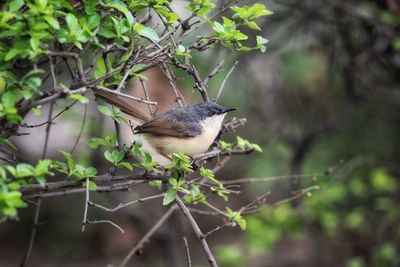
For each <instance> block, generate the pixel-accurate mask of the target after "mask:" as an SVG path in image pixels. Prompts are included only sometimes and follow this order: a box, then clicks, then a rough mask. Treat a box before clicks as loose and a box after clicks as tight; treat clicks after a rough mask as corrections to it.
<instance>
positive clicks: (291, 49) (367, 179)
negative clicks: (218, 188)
mask: <svg viewBox="0 0 400 267" xmlns="http://www.w3.org/2000/svg"><path fill="white" fill-rule="evenodd" d="M250 3H251V1H250ZM263 3H264V4H266V6H267V8H268V9H269V10H271V11H273V12H274V15H272V16H269V17H268V18H267V19H265V20H264V21H263V22H262V35H263V36H266V37H267V38H268V39H269V44H268V49H267V51H266V53H265V54H262V53H260V52H250V53H243V54H242V53H236V52H232V51H230V50H227V49H226V48H224V47H219V46H217V47H216V49H214V50H213V51H210V52H207V53H201V54H200V53H193V57H194V59H195V61H196V64H197V65H198V66H199V69H200V70H201V72H202V75H203V76H204V75H207V74H208V73H209V72H210V71H211V70H212V69H213V68H214V67H215V66H216V65H217V64H218V63H220V62H221V61H222V60H224V69H225V71H224V72H222V73H221V74H219V75H217V76H216V77H215V78H214V79H213V80H212V82H211V86H210V88H211V89H210V95H216V93H217V91H218V88H219V86H220V84H221V82H222V81H223V79H224V77H225V75H226V73H227V71H228V70H229V69H230V68H231V66H232V65H233V64H234V62H235V61H238V65H237V66H236V68H235V69H234V71H233V74H232V75H231V76H230V77H229V79H228V81H227V84H226V87H225V89H224V91H223V94H222V96H221V98H220V103H221V104H223V105H225V106H236V107H238V108H239V111H237V112H236V113H235V114H234V116H237V117H245V118H247V120H248V121H247V123H246V126H245V127H242V128H239V129H237V130H236V132H234V133H229V134H228V135H226V136H225V137H224V139H226V140H228V141H229V140H231V141H233V140H234V138H235V136H236V135H240V136H242V137H245V138H246V139H249V140H251V141H252V142H255V143H258V144H259V145H260V146H261V147H262V148H263V150H264V152H263V153H262V154H258V153H257V154H251V155H248V156H237V157H234V158H232V159H231V160H230V161H229V162H227V163H226V165H225V167H224V168H222V169H221V170H220V171H219V172H218V174H217V176H218V177H219V178H220V179H235V178H241V177H260V178H263V177H270V176H281V175H295V176H294V178H293V177H291V178H280V179H271V181H270V182H263V183H252V184H248V185H246V186H244V187H243V188H242V191H243V196H241V197H233V198H232V201H233V202H232V203H233V204H231V206H233V207H236V208H239V207H240V206H241V204H243V203H244V202H248V201H251V199H253V198H254V196H256V195H259V194H261V193H264V192H266V191H271V194H270V196H269V197H268V198H267V203H269V204H267V205H265V207H264V208H263V209H262V210H261V212H260V213H257V214H253V215H248V216H246V220H247V230H246V231H241V230H240V229H238V228H227V229H225V230H223V231H219V232H217V233H215V234H214V235H213V236H212V237H211V238H210V243H211V247H212V249H213V250H215V251H216V256H217V259H218V260H219V262H220V265H221V266H222V267H237V266H248V267H269V266H271V267H272V266H274V267H286V266H287V267H289V266H299V267H302V266H304V267H305V266H307V267H313V266H328V267H330V266H332V267H334V266H335V267H336V266H345V267H389V266H400V256H399V255H400V250H399V248H400V227H399V225H400V204H399V203H400V202H399V200H400V197H399V196H400V194H399V192H400V185H399V177H400V165H399V163H400V146H399V143H400V139H399V136H400V34H399V33H400V3H399V2H398V1H396V0H369V1H361V0H354V1H341V0H301V1H299V0H279V1H278V0H273V1H264V2H263ZM223 4H224V3H223V2H220V3H219V5H220V6H222V5H223ZM182 5H183V3H182V2H179V1H178V2H177V3H176V4H175V6H176V8H177V9H179V8H180V7H181V6H182ZM206 27H207V26H206ZM206 27H205V28H206ZM204 31H207V29H204ZM146 75H147V76H148V78H149V83H150V84H149V88H150V90H151V98H152V99H154V100H156V101H158V102H160V103H162V107H161V109H162V110H167V109H169V108H171V107H173V106H174V105H175V104H174V102H173V97H171V96H166V93H165V87H166V86H169V84H168V80H166V79H165V77H164V76H163V74H162V72H161V71H159V70H157V69H155V70H152V71H150V72H148V73H147V74H146ZM176 76H177V77H178V79H179V84H180V87H181V91H182V92H183V94H184V95H185V97H186V100H187V101H188V102H191V103H195V102H196V101H199V96H197V95H196V94H197V93H193V92H192V84H193V81H192V80H191V79H189V78H188V77H186V76H185V75H184V74H183V73H180V72H179V71H177V72H176ZM135 88H136V87H135V84H133V86H132V88H131V93H132V94H135V93H138V92H136V91H135V90H139V89H137V88H136V89H135ZM170 91H171V90H168V92H170ZM45 108H46V107H44V109H45ZM57 108H58V109H61V108H62V106H61V105H60V106H58V107H57ZM43 114H46V112H45V111H44V112H43ZM81 114H82V110H80V109H79V108H75V109H71V110H70V111H68V112H67V113H66V114H65V115H64V116H63V119H62V120H59V121H57V124H56V125H55V126H54V127H55V130H54V132H55V133H54V134H52V135H51V136H50V144H51V145H50V147H51V149H50V150H51V153H53V156H51V155H49V157H56V155H58V154H59V153H58V152H57V150H58V149H63V148H64V147H71V146H72V145H73V144H72V143H73V141H71V140H74V137H76V136H77V134H78V133H77V132H78V131H79V125H80V123H81V121H80V120H77V119H76V118H78V115H79V116H80V115H81ZM31 120H32V121H33V120H38V121H42V119H41V118H35V117H34V116H32V117H31ZM112 126H113V124H112V122H111V121H108V119H104V118H102V117H101V116H100V115H99V113H98V112H96V109H95V106H94V105H93V106H92V107H90V110H89V120H88V126H87V128H86V132H85V135H86V136H85V138H86V140H87V138H90V137H96V136H97V137H98V136H102V135H104V134H106V133H111V132H112V131H113V127H112ZM43 130H44V129H37V130H34V131H35V132H32V133H33V134H35V135H36V136H38V137H37V140H35V139H32V137H30V138H29V139H27V138H25V139H24V137H21V138H19V139H18V140H15V142H16V143H18V144H19V146H20V147H29V148H30V149H28V151H26V149H25V151H24V155H22V156H24V157H27V158H30V157H35V155H37V154H38V153H40V152H41V148H42V142H43V140H42V139H43V138H42V137H43ZM33 134H32V135H33ZM85 138H84V139H83V141H82V142H81V143H80V145H79V147H78V153H77V154H76V155H77V156H78V157H79V158H80V160H81V161H83V162H85V161H86V162H92V163H95V164H96V167H97V168H98V169H99V170H100V171H101V170H103V171H107V165H106V164H104V161H103V159H102V155H101V154H99V153H97V152H95V151H92V150H91V149H90V148H88V147H87V145H86V144H85ZM127 138H129V137H127ZM300 174H306V175H300ZM296 175H298V176H296ZM314 185H318V186H319V187H320V190H318V191H313V192H312V194H308V195H307V196H305V197H303V198H300V199H297V200H296V201H293V202H288V203H285V202H283V203H282V202H279V201H281V200H284V199H287V198H290V197H292V196H293V194H294V193H295V192H296V191H297V190H299V189H301V188H307V187H309V186H314ZM154 192H156V191H155V190H153V189H149V188H147V187H146V186H138V187H137V188H135V189H134V190H133V191H132V192H124V193H112V194H95V193H93V194H92V196H93V198H94V199H95V200H96V201H97V202H99V203H102V204H104V205H106V206H110V207H111V206H116V205H117V204H118V203H120V202H124V201H127V200H132V199H135V198H137V197H138V196H145V195H150V194H152V193H154ZM277 201H278V203H280V204H279V205H273V203H276V202H277ZM83 202H84V195H83V194H82V195H70V196H66V197H56V198H49V199H45V200H44V202H43V204H42V213H41V216H40V217H41V221H42V222H43V223H44V225H43V226H42V227H40V228H39V230H38V236H37V241H36V243H35V247H34V250H33V254H32V259H31V266H106V265H107V263H109V264H112V263H116V262H118V261H119V260H120V259H121V258H122V257H124V256H125V254H126V253H127V252H128V251H129V249H130V248H131V247H132V246H133V245H134V244H135V242H136V241H137V240H139V239H140V238H141V236H142V235H143V234H144V233H145V232H146V231H147V230H148V229H149V228H150V227H151V226H152V225H153V224H154V222H156V221H157V219H158V218H159V217H160V216H161V214H162V211H163V210H165V208H164V207H162V206H161V205H160V203H159V202H157V200H155V201H149V202H146V203H143V204H140V205H138V206H135V207H132V208H128V209H124V210H120V211H118V212H117V213H115V214H108V213H104V212H103V211H99V210H95V209H93V210H90V217H93V218H109V219H110V218H112V220H113V221H115V222H117V223H118V224H119V225H121V226H122V227H123V228H124V229H125V230H126V233H125V234H124V235H122V234H121V233H119V232H118V231H116V230H115V229H113V228H111V227H109V226H108V225H90V226H89V227H88V228H87V231H86V232H85V233H81V231H80V227H81V220H82V214H83V208H84V205H83ZM220 204H221V205H223V204H224V203H220ZM32 215H33V208H32V207H29V208H27V209H24V210H22V211H21V216H20V220H19V221H17V222H7V223H3V224H2V225H0V266H18V264H19V262H20V259H21V258H22V256H23V254H24V251H25V249H26V246H27V242H28V240H29V235H30V227H31V217H32ZM196 218H197V219H198V220H199V222H200V226H201V228H202V229H205V231H207V230H210V229H212V228H214V227H215V226H216V225H218V224H222V223H223V222H222V221H221V219H220V218H217V217H211V218H210V217H204V216H201V215H197V216H196ZM183 236H185V237H187V238H188V240H189V244H190V251H191V254H192V257H193V259H192V262H193V266H207V262H206V260H205V259H204V256H203V253H202V251H201V248H200V246H199V244H198V240H197V239H196V238H194V235H193V233H192V229H191V228H190V227H188V226H187V225H186V223H185V219H184V218H182V216H181V215H180V214H176V215H174V216H173V217H172V218H170V220H168V222H167V223H166V224H165V225H164V226H163V227H162V228H161V229H160V231H159V232H158V233H157V234H156V235H155V236H154V237H153V238H152V239H151V241H150V242H149V243H148V244H147V245H146V247H145V248H144V250H143V251H142V252H141V253H140V254H141V255H137V256H135V258H134V260H133V261H132V263H131V264H130V265H129V266H160V267H161V266H171V267H181V266H187V262H186V260H185V248H184V243H183V241H182V237H183Z"/></svg>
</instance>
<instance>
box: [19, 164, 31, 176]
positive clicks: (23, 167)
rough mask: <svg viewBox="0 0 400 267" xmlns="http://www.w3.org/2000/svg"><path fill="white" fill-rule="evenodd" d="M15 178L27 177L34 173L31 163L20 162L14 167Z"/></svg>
mask: <svg viewBox="0 0 400 267" xmlns="http://www.w3.org/2000/svg"><path fill="white" fill-rule="evenodd" d="M15 170H16V173H17V178H23V177H29V176H33V175H34V168H33V167H32V165H29V164H26V163H20V164H18V165H17V166H16V168H15Z"/></svg>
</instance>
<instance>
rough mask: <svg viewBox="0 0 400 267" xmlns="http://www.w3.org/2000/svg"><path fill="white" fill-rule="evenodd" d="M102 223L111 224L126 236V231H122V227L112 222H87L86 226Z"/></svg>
mask: <svg viewBox="0 0 400 267" xmlns="http://www.w3.org/2000/svg"><path fill="white" fill-rule="evenodd" d="M100 223H107V224H111V225H112V226H114V227H115V228H117V229H118V230H119V231H120V232H121V233H122V234H125V231H124V229H122V227H121V226H119V225H118V224H116V223H115V222H112V221H110V220H94V221H90V220H86V224H100Z"/></svg>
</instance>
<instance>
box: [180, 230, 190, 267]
mask: <svg viewBox="0 0 400 267" xmlns="http://www.w3.org/2000/svg"><path fill="white" fill-rule="evenodd" d="M182 239H183V243H184V244H185V250H186V259H187V263H188V267H192V260H191V258H190V250H189V244H188V241H187V239H186V237H182Z"/></svg>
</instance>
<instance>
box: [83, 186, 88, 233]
mask: <svg viewBox="0 0 400 267" xmlns="http://www.w3.org/2000/svg"><path fill="white" fill-rule="evenodd" d="M88 207H89V178H86V195H85V211H84V212H83V220H82V232H85V226H86V223H87V212H88Z"/></svg>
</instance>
